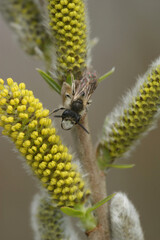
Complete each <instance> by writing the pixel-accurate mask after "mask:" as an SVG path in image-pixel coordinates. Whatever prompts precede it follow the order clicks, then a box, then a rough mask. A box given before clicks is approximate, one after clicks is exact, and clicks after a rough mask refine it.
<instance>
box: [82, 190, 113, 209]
mask: <svg viewBox="0 0 160 240" xmlns="http://www.w3.org/2000/svg"><path fill="white" fill-rule="evenodd" d="M115 194H116V193H113V194H111V195H109V196H108V197H106V198H104V199H103V200H101V201H99V202H98V203H96V204H95V205H93V206H92V207H90V208H88V209H87V211H86V214H88V213H90V212H92V211H94V210H96V209H97V208H99V207H100V206H102V205H103V204H104V203H106V202H108V201H109V200H110V199H111V198H113V197H114V195H115Z"/></svg>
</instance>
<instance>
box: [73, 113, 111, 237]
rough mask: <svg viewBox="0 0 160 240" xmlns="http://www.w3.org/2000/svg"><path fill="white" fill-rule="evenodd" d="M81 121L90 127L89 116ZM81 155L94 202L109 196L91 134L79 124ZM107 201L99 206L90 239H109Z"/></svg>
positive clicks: (78, 133) (86, 126) (78, 134)
mask: <svg viewBox="0 0 160 240" xmlns="http://www.w3.org/2000/svg"><path fill="white" fill-rule="evenodd" d="M81 123H82V124H83V126H84V127H85V128H86V129H89V127H88V117H87V116H85V117H84V118H83V119H82V120H81ZM77 136H78V147H79V155H80V158H81V161H82V165H83V168H84V170H85V171H86V172H87V173H88V178H89V184H90V189H91V192H92V201H93V204H94V203H97V202H98V201H100V200H102V199H103V198H105V197H106V196H107V191H106V190H107V189H106V176H105V175H104V173H102V172H101V171H100V170H99V168H98V166H97V163H96V158H95V151H94V149H93V145H92V140H91V135H90V134H87V133H86V132H85V131H84V130H83V129H82V128H81V127H79V126H77ZM107 215H108V207H107V203H105V204H104V205H102V206H101V207H99V208H98V209H97V211H96V216H97V219H98V226H97V228H96V229H95V231H93V232H91V233H90V234H89V235H88V238H89V240H109V239H110V234H109V221H108V217H107Z"/></svg>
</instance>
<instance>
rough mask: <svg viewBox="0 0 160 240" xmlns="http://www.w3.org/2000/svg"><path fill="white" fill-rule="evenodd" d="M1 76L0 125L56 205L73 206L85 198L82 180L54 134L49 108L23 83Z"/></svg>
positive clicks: (69, 155) (69, 156)
mask: <svg viewBox="0 0 160 240" xmlns="http://www.w3.org/2000/svg"><path fill="white" fill-rule="evenodd" d="M7 83H8V85H4V81H3V80H2V79H0V126H1V127H3V129H4V130H3V132H2V133H3V134H4V135H7V136H9V137H10V138H11V139H12V141H13V142H14V143H15V145H16V147H17V149H18V150H19V151H20V153H21V154H22V155H23V156H24V157H25V159H26V162H27V164H28V165H29V166H30V167H31V169H32V171H33V173H34V175H36V176H37V177H38V178H39V179H40V181H41V183H42V185H43V186H44V187H45V188H46V189H47V191H48V192H49V194H50V196H51V199H52V201H53V202H54V203H56V204H57V205H58V206H73V205H75V204H76V203H80V202H82V201H83V200H84V198H85V195H86V192H85V190H84V181H83V180H82V177H81V175H80V173H79V172H78V170H77V169H76V165H75V164H72V163H71V159H72V155H71V154H69V153H68V149H67V147H65V146H64V145H63V144H62V143H61V140H60V137H59V136H58V135H56V131H55V128H53V127H52V121H51V119H50V118H49V117H48V114H49V110H46V109H43V106H42V103H40V102H39V99H37V98H35V97H34V95H33V92H32V91H29V90H26V89H25V84H24V83H20V84H19V85H18V84H17V83H16V82H13V80H12V79H11V78H9V79H7Z"/></svg>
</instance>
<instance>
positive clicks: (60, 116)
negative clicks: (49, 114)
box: [54, 115, 62, 118]
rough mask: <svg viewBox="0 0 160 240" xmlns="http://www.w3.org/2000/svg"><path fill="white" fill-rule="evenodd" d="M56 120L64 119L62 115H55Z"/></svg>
mask: <svg viewBox="0 0 160 240" xmlns="http://www.w3.org/2000/svg"><path fill="white" fill-rule="evenodd" d="M54 117H56V118H62V115H55V116H54Z"/></svg>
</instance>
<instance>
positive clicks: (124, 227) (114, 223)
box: [110, 192, 144, 240]
mask: <svg viewBox="0 0 160 240" xmlns="http://www.w3.org/2000/svg"><path fill="white" fill-rule="evenodd" d="M110 220H111V235H112V240H144V236H143V231H142V228H141V224H140V220H139V215H138V213H137V211H136V209H135V207H134V206H133V204H132V203H131V201H130V200H129V199H128V198H127V196H126V194H124V193H121V192H119V193H117V194H116V195H115V196H114V197H113V199H112V200H111V205H110Z"/></svg>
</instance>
